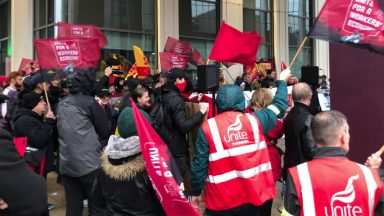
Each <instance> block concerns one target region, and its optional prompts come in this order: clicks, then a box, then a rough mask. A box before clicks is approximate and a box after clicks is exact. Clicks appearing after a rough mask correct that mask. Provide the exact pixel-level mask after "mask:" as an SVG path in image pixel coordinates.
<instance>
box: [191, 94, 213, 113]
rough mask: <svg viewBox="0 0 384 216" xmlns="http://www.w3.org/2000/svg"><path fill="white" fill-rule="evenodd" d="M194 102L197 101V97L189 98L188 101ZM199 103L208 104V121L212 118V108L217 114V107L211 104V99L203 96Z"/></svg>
mask: <svg viewBox="0 0 384 216" xmlns="http://www.w3.org/2000/svg"><path fill="white" fill-rule="evenodd" d="M195 100H197V96H194V97H191V98H189V101H192V102H193V101H195ZM200 102H204V103H208V105H209V108H208V119H210V118H212V117H213V106H215V110H216V113H217V110H218V109H217V106H216V105H214V104H213V99H212V98H211V97H208V96H206V95H203V97H202V98H201V100H200Z"/></svg>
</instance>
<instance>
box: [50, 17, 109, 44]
mask: <svg viewBox="0 0 384 216" xmlns="http://www.w3.org/2000/svg"><path fill="white" fill-rule="evenodd" d="M57 26H58V35H57V38H58V39H60V38H72V39H73V38H80V39H81V38H86V39H97V40H98V41H99V46H100V48H104V47H105V45H106V44H107V43H108V40H107V38H106V37H105V35H104V33H103V32H102V31H100V29H99V28H97V27H96V26H90V25H74V24H68V23H63V22H59V23H58V24H57Z"/></svg>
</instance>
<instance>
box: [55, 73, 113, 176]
mask: <svg viewBox="0 0 384 216" xmlns="http://www.w3.org/2000/svg"><path fill="white" fill-rule="evenodd" d="M68 85H69V87H70V92H71V94H70V95H68V96H67V97H65V98H64V99H63V100H62V101H60V103H59V105H58V107H57V112H56V113H57V128H58V130H59V143H60V173H61V174H63V175H67V176H71V177H80V176H84V175H86V174H88V173H90V172H92V171H94V170H96V169H98V168H99V167H100V150H101V144H100V139H107V138H108V136H109V133H110V123H109V121H108V119H107V116H106V115H105V113H104V110H103V109H102V107H101V106H100V104H99V103H98V102H97V101H96V100H95V98H94V97H91V96H89V95H90V93H91V90H92V86H93V79H92V77H91V76H90V75H89V74H87V73H79V72H75V73H74V74H73V75H71V76H70V77H68Z"/></svg>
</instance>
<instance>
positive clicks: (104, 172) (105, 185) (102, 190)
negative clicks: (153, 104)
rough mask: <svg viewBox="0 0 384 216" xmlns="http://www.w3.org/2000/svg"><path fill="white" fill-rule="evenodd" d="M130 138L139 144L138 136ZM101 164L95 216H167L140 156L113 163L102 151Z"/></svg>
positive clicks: (95, 195) (95, 190) (96, 189)
mask: <svg viewBox="0 0 384 216" xmlns="http://www.w3.org/2000/svg"><path fill="white" fill-rule="evenodd" d="M135 137H136V138H135ZM127 139H131V140H129V141H128V142H140V141H139V139H137V136H133V137H130V138H127ZM110 140H111V139H110ZM131 144H132V143H131ZM108 145H109V144H108ZM135 145H139V146H140V143H136V144H135ZM101 164H102V165H101V168H100V171H99V172H98V176H97V178H96V180H95V184H94V188H93V196H94V198H93V200H94V204H95V210H96V214H95V215H96V216H99V215H100V216H112V215H113V216H118V215H132V216H163V215H164V216H165V213H164V211H163V209H162V207H161V204H160V202H159V200H158V198H157V196H156V194H155V191H154V190H153V187H152V183H151V181H150V179H149V177H148V174H147V171H146V170H145V164H144V160H143V157H142V155H141V153H138V154H135V155H132V156H128V157H125V158H123V159H113V160H112V159H110V158H109V157H108V156H107V155H106V153H105V152H103V153H102V156H101Z"/></svg>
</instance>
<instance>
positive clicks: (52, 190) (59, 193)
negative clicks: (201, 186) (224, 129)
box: [47, 172, 282, 216]
mask: <svg viewBox="0 0 384 216" xmlns="http://www.w3.org/2000/svg"><path fill="white" fill-rule="evenodd" d="M56 179H57V174H56V173H55V172H50V173H49V174H48V177H47V185H48V203H51V204H53V205H55V206H56V207H55V208H54V209H52V210H50V211H49V212H50V215H51V216H65V193H64V187H63V185H60V184H57V183H56ZM280 189H281V183H280V182H278V183H277V185H276V198H275V200H274V201H273V206H272V214H271V215H272V216H278V215H279V216H280V214H281V213H280V212H279V211H278V210H277V209H278V208H279V207H280V205H281V203H282V200H281V196H280V191H281V190H280ZM87 214H88V209H87V208H85V209H84V213H83V215H84V216H86V215H87Z"/></svg>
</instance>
